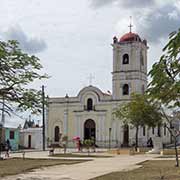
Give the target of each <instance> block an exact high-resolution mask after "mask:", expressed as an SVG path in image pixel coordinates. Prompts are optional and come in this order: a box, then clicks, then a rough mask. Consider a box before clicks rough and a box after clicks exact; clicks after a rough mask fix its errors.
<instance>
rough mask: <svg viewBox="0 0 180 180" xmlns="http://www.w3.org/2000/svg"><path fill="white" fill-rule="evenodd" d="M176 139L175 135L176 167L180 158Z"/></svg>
mask: <svg viewBox="0 0 180 180" xmlns="http://www.w3.org/2000/svg"><path fill="white" fill-rule="evenodd" d="M176 140H177V138H176V137H174V149H175V153H176V167H179V159H178V150H177V142H176Z"/></svg>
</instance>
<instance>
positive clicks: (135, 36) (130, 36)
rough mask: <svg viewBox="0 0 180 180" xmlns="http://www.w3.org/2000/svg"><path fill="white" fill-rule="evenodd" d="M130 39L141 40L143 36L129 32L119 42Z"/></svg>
mask: <svg viewBox="0 0 180 180" xmlns="http://www.w3.org/2000/svg"><path fill="white" fill-rule="evenodd" d="M129 41H140V42H141V38H140V37H139V35H138V34H136V33H132V32H129V33H126V34H124V35H123V36H122V37H121V38H120V40H119V42H129Z"/></svg>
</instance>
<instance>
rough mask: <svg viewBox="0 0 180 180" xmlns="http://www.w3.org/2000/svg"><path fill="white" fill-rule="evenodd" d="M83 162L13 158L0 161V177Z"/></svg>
mask: <svg viewBox="0 0 180 180" xmlns="http://www.w3.org/2000/svg"><path fill="white" fill-rule="evenodd" d="M81 162H85V161H84V160H55V159H52V160H50V159H28V158H27V159H25V160H23V159H22V158H13V159H7V160H0V177H3V176H7V175H14V174H19V173H23V172H28V171H32V170H33V169H36V168H41V167H45V166H53V165H62V164H67V165H68V164H75V163H81ZM0 179H1V178H0Z"/></svg>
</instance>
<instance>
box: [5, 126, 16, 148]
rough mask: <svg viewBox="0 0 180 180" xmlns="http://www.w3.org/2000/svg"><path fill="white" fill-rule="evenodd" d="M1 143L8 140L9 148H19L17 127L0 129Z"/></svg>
mask: <svg viewBox="0 0 180 180" xmlns="http://www.w3.org/2000/svg"><path fill="white" fill-rule="evenodd" d="M2 137H3V138H2V143H3V144H5V143H6V141H7V140H9V142H10V146H11V150H12V151H16V150H18V149H19V129H18V128H9V127H4V128H3V129H2Z"/></svg>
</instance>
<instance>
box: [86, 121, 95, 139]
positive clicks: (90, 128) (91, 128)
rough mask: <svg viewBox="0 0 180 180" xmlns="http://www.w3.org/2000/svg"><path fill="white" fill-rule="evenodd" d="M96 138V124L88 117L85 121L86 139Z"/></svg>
mask: <svg viewBox="0 0 180 180" xmlns="http://www.w3.org/2000/svg"><path fill="white" fill-rule="evenodd" d="M92 138H94V139H95V138H96V124H95V122H94V121H93V120H92V119H88V120H86V121H85V123H84V139H92Z"/></svg>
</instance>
